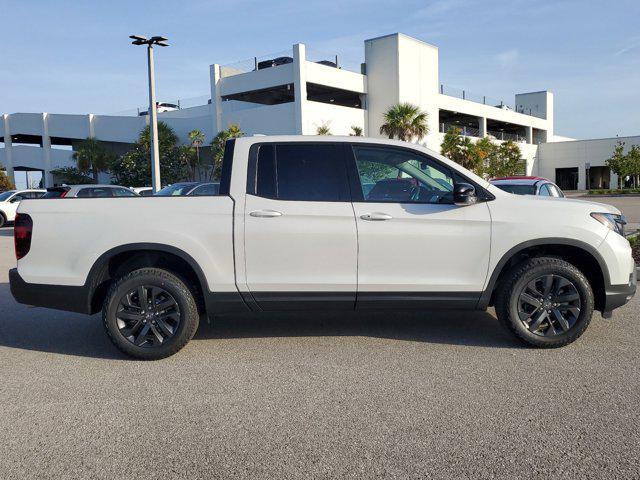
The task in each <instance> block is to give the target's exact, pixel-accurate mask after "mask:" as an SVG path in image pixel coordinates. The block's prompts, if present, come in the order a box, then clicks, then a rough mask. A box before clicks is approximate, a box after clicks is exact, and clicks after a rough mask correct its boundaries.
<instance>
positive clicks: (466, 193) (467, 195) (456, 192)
mask: <svg viewBox="0 0 640 480" xmlns="http://www.w3.org/2000/svg"><path fill="white" fill-rule="evenodd" d="M477 201H478V197H477V196H476V188H475V187H474V186H473V185H470V184H468V183H456V184H455V185H454V186H453V203H454V204H456V205H458V206H460V207H463V206H465V205H473V204H474V203H476V202H477Z"/></svg>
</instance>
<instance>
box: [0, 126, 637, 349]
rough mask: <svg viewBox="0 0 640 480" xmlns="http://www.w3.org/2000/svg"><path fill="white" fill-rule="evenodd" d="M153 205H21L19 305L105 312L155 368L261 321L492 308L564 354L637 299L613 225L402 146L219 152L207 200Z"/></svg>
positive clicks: (14, 274) (590, 210) (574, 204)
mask: <svg viewBox="0 0 640 480" xmlns="http://www.w3.org/2000/svg"><path fill="white" fill-rule="evenodd" d="M443 180H444V181H443ZM363 183H374V186H373V188H371V190H370V191H369V193H368V194H365V193H364V192H363V189H362V184H363ZM154 200H155V201H153V202H139V201H134V200H132V199H126V198H124V199H120V200H118V201H113V200H111V201H110V200H97V201H95V202H60V201H48V200H40V201H38V202H25V203H24V204H21V205H20V206H19V207H18V216H17V217H16V227H15V248H16V257H17V258H18V266H17V269H13V270H11V272H10V275H9V277H10V284H11V291H12V293H13V295H14V297H15V298H16V300H17V301H18V302H20V303H25V304H30V305H37V306H44V307H49V308H57V309H62V310H71V311H75V312H83V313H87V314H93V313H96V312H98V311H100V310H102V318H103V323H104V326H105V329H106V332H107V333H108V335H109V337H110V338H111V340H112V341H113V343H114V344H115V345H116V346H117V347H118V348H119V349H120V350H122V351H123V352H125V353H127V354H129V355H132V356H134V357H138V358H144V359H158V358H163V357H166V356H169V355H172V354H174V353H176V352H177V351H178V350H180V349H181V348H182V347H184V346H185V345H186V343H187V342H188V341H189V340H190V339H191V338H192V337H193V335H194V333H195V331H196V329H197V328H198V322H199V320H200V318H201V317H204V316H205V315H208V316H210V317H212V316H213V315H221V314H224V313H230V312H250V311H255V312H262V311H274V310H303V311H304V310H312V311H318V310H323V311H324V310H329V309H336V310H345V311H353V310H371V309H394V310H400V309H420V310H425V311H429V310H435V309H461V310H484V309H486V308H487V307H488V306H490V305H495V309H496V313H497V316H498V319H499V321H500V323H501V324H502V325H504V326H505V327H506V328H507V329H508V330H509V331H510V332H512V333H513V334H514V335H515V336H516V337H517V338H519V339H520V340H522V341H523V342H525V343H527V344H529V345H532V346H536V347H560V346H563V345H566V344H568V343H571V342H573V341H574V340H576V339H577V338H578V337H580V335H582V333H583V332H584V331H585V329H586V328H587V326H588V325H589V322H590V321H591V317H592V313H593V311H594V309H595V310H599V311H601V312H602V314H603V316H605V317H609V316H611V312H612V311H613V310H614V309H616V308H618V307H620V306H621V305H624V304H625V303H627V302H628V301H629V300H630V299H631V297H632V296H633V295H634V293H635V290H636V283H637V279H636V268H635V265H634V262H633V258H632V256H631V247H630V245H629V242H628V241H627V240H626V239H625V237H624V235H623V233H624V232H623V225H624V218H623V217H622V215H621V213H620V211H619V210H617V209H616V208H614V207H612V206H609V205H602V204H598V203H592V202H585V201H579V200H573V199H562V200H560V199H557V198H552V197H541V196H536V197H534V196H518V195H511V194H508V193H506V192H504V191H502V190H500V189H499V188H498V187H496V186H494V185H491V184H490V183H488V182H486V181H485V180H483V179H482V178H480V177H478V176H476V175H474V174H473V173H471V172H470V171H468V170H465V169H464V168H462V167H461V166H460V165H458V164H457V163H455V162H452V161H450V160H448V159H447V158H445V157H443V156H441V155H439V154H438V153H436V152H434V151H432V150H429V149H426V148H424V147H421V146H418V145H415V144H410V143H404V142H397V141H393V140H386V139H372V138H361V137H315V138H313V139H312V138H310V137H303V136H278V137H243V138H238V139H234V140H229V141H228V142H227V143H226V149H225V153H224V158H223V165H222V180H221V182H220V187H219V191H218V195H217V196H214V197H206V198H205V197H202V198H200V199H195V198H190V197H184V198H182V199H181V201H177V200H176V199H174V198H170V197H165V198H162V197H158V198H155V199H154ZM123 219H126V220H123ZM128 219H135V220H134V221H129V220H128ZM166 219H170V222H167V221H166ZM60 232H66V233H67V234H65V235H61V234H60Z"/></svg>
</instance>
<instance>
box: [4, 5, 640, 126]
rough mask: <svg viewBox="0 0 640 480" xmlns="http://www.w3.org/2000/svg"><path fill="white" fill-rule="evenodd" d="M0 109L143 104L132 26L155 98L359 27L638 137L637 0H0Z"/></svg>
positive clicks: (352, 57) (491, 92)
mask: <svg viewBox="0 0 640 480" xmlns="http://www.w3.org/2000/svg"><path fill="white" fill-rule="evenodd" d="M0 17H2V22H1V23H0V58H1V63H0V113H2V112H4V113H15V112H43V111H45V112H51V113H114V112H121V111H126V110H131V109H135V108H136V107H138V106H144V105H145V103H146V102H147V84H146V59H145V51H144V48H142V47H135V46H133V45H130V43H129V42H130V40H129V39H128V36H129V35H130V34H139V35H145V36H151V35H163V36H166V37H168V38H169V42H170V43H171V46H170V47H168V48H163V49H160V48H158V49H156V84H157V92H158V100H160V101H163V100H164V101H168V100H174V99H178V98H181V99H189V98H192V97H200V96H203V98H205V99H206V98H208V97H207V96H208V93H209V85H208V82H209V65H210V64H212V63H219V64H223V65H224V64H228V63H233V62H236V61H239V60H244V59H248V58H252V57H253V56H263V55H266V54H269V53H272V52H281V51H283V50H286V49H290V48H291V46H292V45H293V44H295V43H305V44H306V45H307V48H308V49H315V50H317V51H322V52H327V53H329V54H334V53H336V54H338V55H340V58H341V59H342V60H343V61H344V62H345V63H352V64H357V63H358V62H360V61H362V60H363V56H364V47H363V41H364V40H365V39H367V38H372V37H376V36H379V35H385V34H389V33H395V32H401V33H405V34H407V35H411V36H413V37H416V38H418V39H420V40H423V41H425V42H428V43H431V44H433V45H436V46H437V47H438V48H439V51H440V82H441V83H443V84H445V85H446V86H450V87H454V88H460V89H465V90H467V91H470V92H472V93H474V94H477V95H486V96H488V97H492V98H497V99H505V101H507V102H508V103H513V96H514V94H515V93H519V92H527V91H538V90H550V91H552V92H553V93H554V95H555V131H556V132H555V133H556V134H559V135H567V136H571V137H576V138H598V137H613V136H616V135H620V136H628V135H640V28H639V25H640V22H639V21H640V1H638V0H635V1H631V0H618V1H617V0H609V1H589V0H582V1H563V0H557V1H536V0H529V1H521V0H512V1H502V2H497V1H490V0H485V1H468V0H423V1H415V0H403V1H393V0H387V1H378V0H371V1H364V0H352V1H349V0H343V1H340V2H332V1H327V0H324V1H321V2H317V1H304V0H297V1H291V0H270V1H264V0H261V1H253V0H251V1H250V0H234V1H233V2H223V1H209V0H194V1H189V0H183V1H165V0H155V1H147V0H135V1H132V0H129V1H121V0H102V1H98V0H93V1H69V0H46V1H45V0H19V1H16V0H0Z"/></svg>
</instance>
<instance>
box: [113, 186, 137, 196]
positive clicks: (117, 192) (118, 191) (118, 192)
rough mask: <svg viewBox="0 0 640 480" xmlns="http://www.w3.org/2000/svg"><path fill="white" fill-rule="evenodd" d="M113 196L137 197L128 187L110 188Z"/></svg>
mask: <svg viewBox="0 0 640 480" xmlns="http://www.w3.org/2000/svg"><path fill="white" fill-rule="evenodd" d="M111 191H112V192H113V196H114V197H137V195H136V194H135V193H134V192H132V191H131V190H129V189H128V188H112V189H111Z"/></svg>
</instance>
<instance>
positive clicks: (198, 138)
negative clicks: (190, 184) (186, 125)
mask: <svg viewBox="0 0 640 480" xmlns="http://www.w3.org/2000/svg"><path fill="white" fill-rule="evenodd" d="M189 141H190V142H191V146H190V148H189V149H188V150H185V151H184V152H183V155H185V156H186V158H185V160H186V161H187V168H188V169H189V177H190V179H191V180H195V179H196V176H199V175H197V174H198V173H199V170H200V147H202V145H203V144H204V141H205V136H204V133H202V132H201V131H200V130H197V129H196V130H191V131H190V132H189ZM194 150H195V157H194V155H193V151H194Z"/></svg>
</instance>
